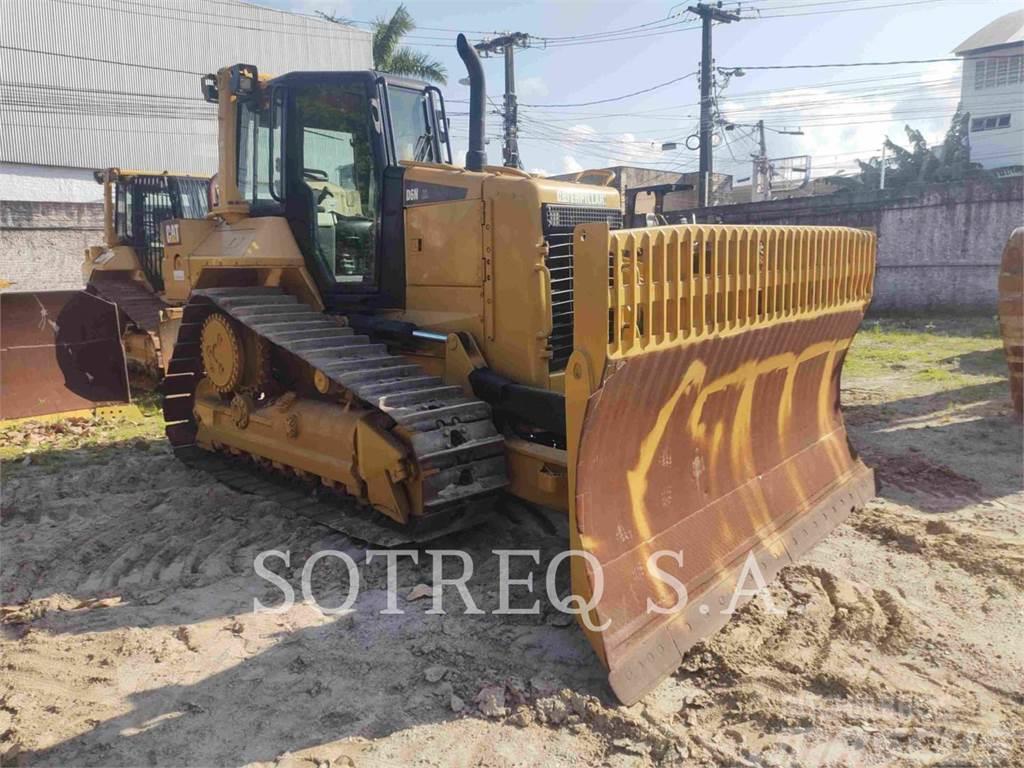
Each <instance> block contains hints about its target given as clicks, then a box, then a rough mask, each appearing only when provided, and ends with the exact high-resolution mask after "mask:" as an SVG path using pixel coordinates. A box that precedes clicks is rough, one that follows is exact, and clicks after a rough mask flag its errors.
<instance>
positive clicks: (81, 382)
mask: <svg viewBox="0 0 1024 768" xmlns="http://www.w3.org/2000/svg"><path fill="white" fill-rule="evenodd" d="M127 402H130V398H129V393H128V377H127V373H126V370H125V361H124V350H123V348H122V347H121V334H120V331H119V328H118V317H117V307H116V306H115V305H114V304H111V303H110V302H108V301H104V300H103V299H101V298H99V297H97V296H92V295H90V294H88V293H86V292H84V291H49V292H45V293H4V294H2V295H0V419H19V418H25V417H29V416H42V415H46V414H52V413H64V412H67V411H76V410H82V409H86V408H93V407H96V406H99V405H110V404H116V403H127Z"/></svg>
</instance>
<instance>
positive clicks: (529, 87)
mask: <svg viewBox="0 0 1024 768" xmlns="http://www.w3.org/2000/svg"><path fill="white" fill-rule="evenodd" d="M547 95H548V85H547V83H545V82H544V78H542V77H520V78H519V79H517V80H516V96H517V97H518V98H520V99H527V100H529V99H535V98H537V97H538V96H547Z"/></svg>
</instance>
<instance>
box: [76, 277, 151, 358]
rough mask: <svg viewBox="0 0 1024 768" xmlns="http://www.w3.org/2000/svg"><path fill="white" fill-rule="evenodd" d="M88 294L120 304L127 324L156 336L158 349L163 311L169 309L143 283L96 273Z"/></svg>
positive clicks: (91, 278)
mask: <svg viewBox="0 0 1024 768" xmlns="http://www.w3.org/2000/svg"><path fill="white" fill-rule="evenodd" d="M87 290H88V291H89V292H90V293H93V294H96V295H97V296H99V297H100V298H102V299H106V300H107V301H110V302H113V303H114V304H117V308H118V310H119V311H120V312H121V313H122V314H123V315H124V316H125V318H126V319H127V320H129V321H130V322H132V323H134V324H135V325H137V326H138V327H139V328H140V329H141V330H144V331H146V333H148V334H149V335H150V336H153V337H154V339H156V340H157V344H158V345H159V338H160V337H159V332H160V310H162V309H164V308H166V307H167V304H165V303H164V301H163V300H162V299H161V298H160V297H159V296H157V295H156V294H154V293H150V292H149V291H148V290H146V287H145V286H144V285H142V283H139V282H137V281H135V280H130V279H127V278H124V277H122V276H120V275H118V274H116V273H110V272H94V273H93V274H92V275H91V276H90V277H89V287H88V288H87ZM158 348H159V347H158Z"/></svg>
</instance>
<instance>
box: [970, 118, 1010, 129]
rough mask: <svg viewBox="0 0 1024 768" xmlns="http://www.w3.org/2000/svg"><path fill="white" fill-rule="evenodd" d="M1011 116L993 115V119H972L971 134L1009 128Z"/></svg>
mask: <svg viewBox="0 0 1024 768" xmlns="http://www.w3.org/2000/svg"><path fill="white" fill-rule="evenodd" d="M1009 127H1010V116H1009V115H992V116H991V117H975V118H972V119H971V133H977V132H978V131H994V130H996V129H997V128H1009Z"/></svg>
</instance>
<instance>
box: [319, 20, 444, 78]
mask: <svg viewBox="0 0 1024 768" xmlns="http://www.w3.org/2000/svg"><path fill="white" fill-rule="evenodd" d="M317 13H318V14H319V15H320V17H321V18H322V19H324V21H330V22H333V23H335V24H346V25H349V24H351V22H349V21H347V20H345V19H342V18H338V17H337V16H334V15H328V14H326V13H324V12H323V11H317ZM414 29H416V22H415V21H413V20H412V16H410V15H409V10H408V9H407V8H406V7H405V5H404V4H403V5H399V6H398V8H397V9H396V10H395V12H394V13H393V14H392V16H391V18H390V19H384V18H381V17H378V18H377V19H376V20H375V21H374V22H373V68H374V69H376V70H377V71H378V72H390V73H391V74H392V75H409V76H410V77H416V78H419V79H420V80H430V81H431V82H434V83H441V85H445V84H446V83H447V82H448V70H446V69H445V67H444V64H442V63H441V62H439V61H437V60H435V59H432V58H430V57H429V56H428V55H427V54H425V53H419V52H417V51H414V50H412V49H411V48H406V47H405V46H402V45H400V43H401V42H402V38H403V37H405V36H406V35H407V34H409V33H410V32H412V31H413V30H414Z"/></svg>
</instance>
